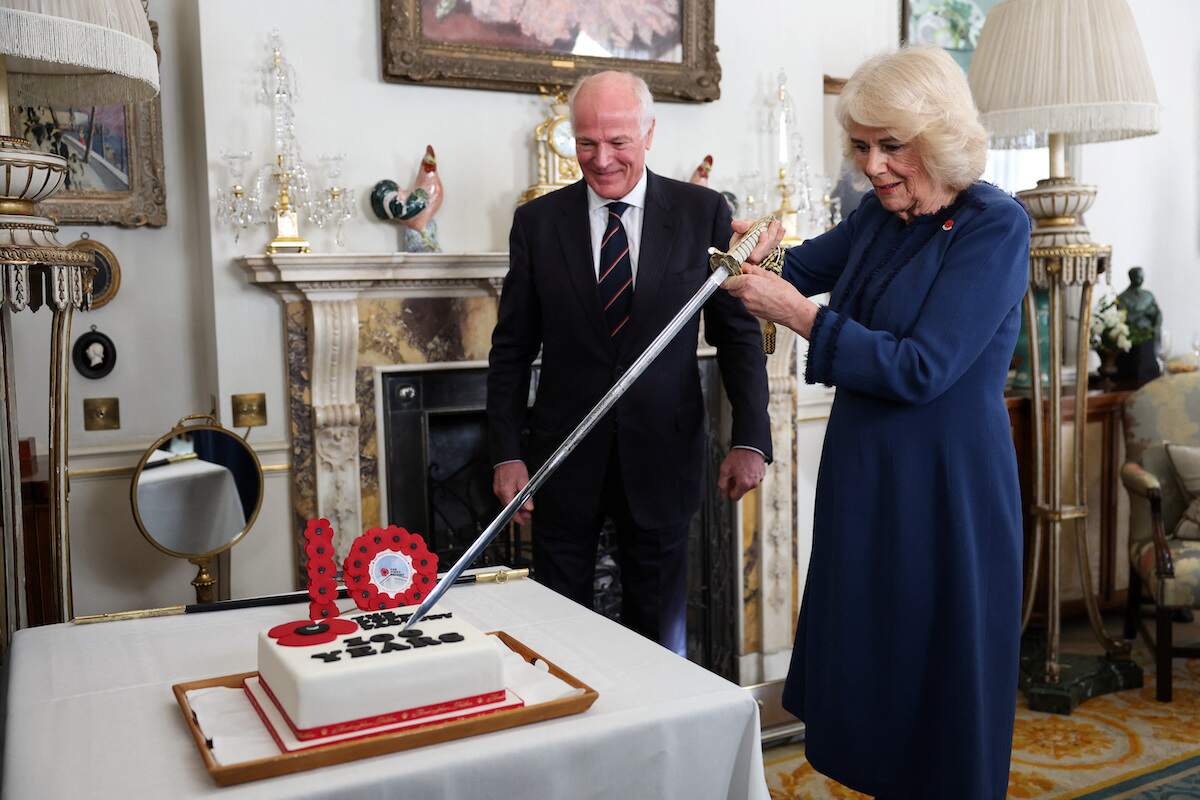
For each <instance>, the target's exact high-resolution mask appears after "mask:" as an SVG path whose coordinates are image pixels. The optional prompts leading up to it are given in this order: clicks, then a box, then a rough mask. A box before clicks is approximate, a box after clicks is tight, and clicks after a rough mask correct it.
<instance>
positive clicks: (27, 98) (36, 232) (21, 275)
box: [0, 0, 158, 650]
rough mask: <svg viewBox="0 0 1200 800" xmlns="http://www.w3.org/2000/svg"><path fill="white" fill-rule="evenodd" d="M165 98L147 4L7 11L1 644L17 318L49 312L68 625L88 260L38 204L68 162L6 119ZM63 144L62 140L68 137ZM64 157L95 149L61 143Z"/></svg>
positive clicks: (1, 127)
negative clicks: (73, 439) (75, 415)
mask: <svg viewBox="0 0 1200 800" xmlns="http://www.w3.org/2000/svg"><path fill="white" fill-rule="evenodd" d="M157 92H158V56H157V54H156V53H155V51H154V45H153V40H152V38H151V34H150V24H149V20H148V17H147V9H146V6H145V5H144V4H143V2H142V0H0V98H2V99H3V103H2V104H0V167H2V168H3V169H0V178H2V180H0V305H2V306H3V309H2V312H0V317H2V319H0V350H2V353H0V371H2V374H0V400H2V403H0V405H2V406H3V408H2V411H3V414H2V416H3V420H2V421H0V499H2V501H3V513H4V520H3V522H4V542H3V548H2V550H0V558H3V576H4V585H5V591H4V593H3V597H2V602H3V604H4V608H3V615H2V616H0V622H2V623H3V636H2V637H0V648H3V649H4V650H6V649H7V645H8V641H9V639H10V638H11V637H12V634H13V631H15V630H16V629H17V628H19V627H21V626H22V625H23V624H24V621H25V609H24V600H25V595H24V585H23V584H24V541H23V531H22V524H21V487H20V471H19V469H18V464H17V444H16V442H17V420H16V397H15V394H14V389H15V387H14V376H13V349H14V343H13V334H12V315H13V314H17V313H21V312H23V311H26V310H30V311H36V310H37V309H38V308H40V307H41V306H43V305H44V306H47V307H49V309H50V311H51V313H52V314H53V324H52V331H53V333H52V340H51V348H50V397H49V409H50V435H49V447H48V451H49V457H50V503H51V522H50V529H51V533H52V535H53V537H54V542H55V547H56V557H55V562H56V567H57V569H56V570H55V572H56V574H57V581H58V586H56V587H55V588H56V590H57V592H56V593H57V595H58V598H59V604H60V607H61V609H62V613H63V615H64V617H65V618H70V617H71V616H72V615H73V608H72V598H71V564H70V544H69V542H68V541H67V530H68V528H67V485H66V477H67V377H68V375H67V365H68V364H69V363H70V352H69V349H70V338H71V315H72V314H73V313H74V311H75V310H76V309H86V308H87V306H88V303H89V300H90V294H91V275H92V266H93V264H92V259H91V256H90V254H87V253H81V252H79V251H75V250H70V249H68V248H66V247H63V246H62V245H61V244H60V243H59V242H58V239H57V233H58V226H57V225H55V223H54V221H53V220H51V219H49V218H48V217H44V216H41V215H39V214H38V213H37V211H36V209H35V206H34V204H35V203H38V202H40V201H42V200H45V199H47V198H48V197H50V196H52V195H53V194H54V193H55V192H56V191H58V190H59V188H61V187H62V185H63V184H64V183H65V181H66V178H67V174H68V162H67V160H66V159H65V158H63V157H62V156H61V155H58V154H52V153H47V152H42V151H40V150H36V149H34V148H33V147H32V146H31V145H30V142H29V141H27V140H26V139H24V138H21V137H19V136H13V135H12V130H11V124H10V107H11V106H18V105H27V104H28V105H33V106H38V107H45V106H49V107H51V108H54V109H66V108H71V107H92V106H103V105H118V104H124V103H130V102H136V101H140V100H145V99H148V98H151V97H153V96H154V95H155V94H157ZM65 133H66V132H65ZM62 146H63V147H64V148H67V150H68V152H69V150H70V148H72V147H76V146H79V147H80V148H82V149H83V150H84V153H86V148H88V147H89V143H88V142H86V141H82V142H81V141H76V140H74V139H73V138H71V137H70V136H69V135H64V137H63V140H62Z"/></svg>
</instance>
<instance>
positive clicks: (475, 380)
mask: <svg viewBox="0 0 1200 800" xmlns="http://www.w3.org/2000/svg"><path fill="white" fill-rule="evenodd" d="M700 363H701V369H700V374H701V383H702V388H703V393H704V398H705V402H706V405H707V408H708V416H709V420H708V428H709V435H708V447H707V448H706V450H705V452H706V454H707V457H706V460H705V464H704V467H703V469H704V485H705V487H706V488H707V491H706V493H705V500H704V504H703V507H702V508H701V510H700V513H699V514H697V515H696V517H695V519H694V520H693V522H692V529H691V534H690V539H689V544H688V558H689V564H688V626H687V635H688V655H689V657H690V658H691V659H692V660H693V661H695V662H697V663H699V664H701V665H702V666H704V667H707V668H708V669H711V670H713V671H714V672H717V673H719V674H721V675H724V676H726V677H729V678H731V679H735V680H736V677H737V676H736V669H737V640H736V630H737V615H738V613H739V608H740V601H739V598H738V575H737V564H738V554H737V550H736V547H735V540H736V536H735V533H734V517H733V508H732V505H731V504H730V503H729V502H728V501H726V500H725V499H724V498H722V497H721V496H720V495H719V494H718V493H717V491H716V471H717V468H718V466H719V464H720V460H721V458H722V457H723V456H724V452H723V448H722V447H721V446H720V444H719V442H718V437H717V436H716V435H715V434H714V433H713V432H714V431H716V430H718V429H719V424H720V386H719V377H718V372H717V367H716V360H715V359H714V358H711V357H705V358H702V359H701V362H700ZM377 374H378V381H379V396H380V397H381V399H382V409H381V412H382V417H381V419H380V423H379V431H380V435H381V438H382V442H381V445H382V446H381V448H380V489H381V494H382V495H383V497H384V498H385V503H386V505H385V508H384V516H385V520H386V522H388V523H390V524H395V525H403V526H405V527H408V528H411V529H414V530H418V531H420V532H421V533H422V534H423V535H424V536H425V537H426V540H427V541H428V542H429V544H430V547H431V549H433V550H434V551H435V552H436V553H437V554H438V557H439V558H440V559H441V562H442V564H443V565H444V567H448V566H449V565H451V564H453V563H454V562H456V561H457V560H458V559H459V558H460V557H461V556H462V554H463V553H464V552H465V551H466V549H467V548H468V547H469V546H470V544H471V543H472V542H473V541H474V540H475V538H476V537H477V536H478V535H479V534H480V533H481V532H482V531H483V530H484V528H486V527H487V525H488V524H489V523H490V522H491V521H492V520H493V519H494V518H495V516H496V514H498V513H499V511H500V504H499V501H497V500H496V498H495V497H494V496H493V495H492V464H491V463H490V459H489V458H488V452H487V417H486V413H485V410H484V408H485V402H486V393H487V367H486V365H483V364H481V363H479V362H468V363H461V362H460V363H447V364H432V365H431V364H423V365H404V366H397V367H395V368H391V369H389V368H381V369H380V370H379V371H378V372H377ZM537 379H538V371H537V369H536V368H535V369H534V372H533V376H532V380H531V384H530V402H532V399H533V396H534V394H535V393H536V390H537ZM532 527H533V526H528V527H522V526H518V525H515V524H512V525H509V526H508V527H507V529H506V530H504V531H502V532H501V534H500V536H498V537H497V538H496V540H495V541H494V542H493V543H492V545H491V546H489V547H488V548H487V549H486V550H485V551H484V553H483V555H482V556H481V557H480V558H479V560H478V561H477V562H476V565H478V566H488V565H496V564H507V565H509V566H514V567H527V566H530V564H531V561H532V536H534V535H536V531H532V530H530V529H529V528H532ZM613 540H614V537H613V536H612V528H611V522H607V521H606V523H605V526H604V530H603V532H602V534H601V542H600V548H599V550H598V552H597V562H596V579H595V594H594V597H593V608H594V610H596V611H597V612H599V613H601V614H604V615H605V616H608V617H610V618H613V619H616V620H618V621H619V619H620V606H621V577H620V570H619V568H618V567H617V564H616V562H615V560H614V559H613V556H612V544H611V543H612V542H613Z"/></svg>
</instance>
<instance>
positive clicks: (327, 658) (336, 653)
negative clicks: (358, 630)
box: [310, 650, 342, 664]
mask: <svg viewBox="0 0 1200 800" xmlns="http://www.w3.org/2000/svg"><path fill="white" fill-rule="evenodd" d="M341 655H342V651H341V650H330V651H329V652H328V653H313V654H312V656H310V657H311V658H319V659H321V660H322V661H324V662H325V663H326V664H329V663H332V662H334V661H341V660H342V659H341Z"/></svg>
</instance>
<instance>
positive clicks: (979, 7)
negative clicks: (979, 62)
mask: <svg viewBox="0 0 1200 800" xmlns="http://www.w3.org/2000/svg"><path fill="white" fill-rule="evenodd" d="M1000 2H1001V0H901V2H900V41H901V42H902V43H903V44H932V45H937V46H938V47H941V48H942V49H944V50H945V51H946V52H948V53H949V54H950V55H951V56H953V57H954V60H955V61H957V62H958V64H959V66H961V67H962V68H963V72H966V71H967V70H968V69H970V67H971V56H973V55H974V54H975V45H976V43H977V42H978V41H979V32H980V31H982V30H983V21H984V19H986V18H987V14H988V12H989V11H991V10H992V7H993V6H997V5H999V4H1000Z"/></svg>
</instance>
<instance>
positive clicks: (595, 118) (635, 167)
mask: <svg viewBox="0 0 1200 800" xmlns="http://www.w3.org/2000/svg"><path fill="white" fill-rule="evenodd" d="M639 112H640V109H639V104H638V100H637V95H635V94H634V92H633V89H632V88H631V87H630V86H629V85H628V84H627V83H625V82H623V81H605V80H596V81H593V82H592V83H588V84H585V85H584V87H583V88H582V89H580V90H579V94H577V95H576V96H575V153H576V156H577V157H578V159H579V167H580V169H582V170H583V178H584V180H586V181H587V184H588V186H590V187H592V191H594V192H595V193H596V194H598V195H600V196H601V197H603V198H605V199H607V200H618V199H620V198H622V197H624V196H625V195H627V194H629V192H630V191H631V190H632V189H633V187H634V186H635V185H637V182H638V180H640V179H641V177H642V170H643V169H644V168H645V166H646V151H647V150H649V149H650V142H651V141H652V140H653V139H654V122H653V121H651V123H650V129H649V130H648V131H646V132H645V133H643V132H642V127H641V120H640V118H639V117H640V113H639Z"/></svg>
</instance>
